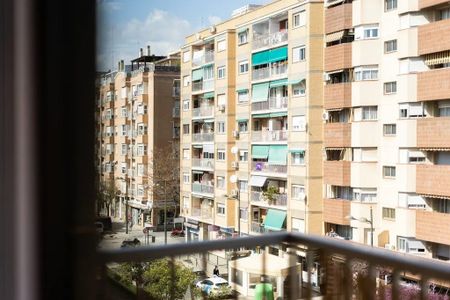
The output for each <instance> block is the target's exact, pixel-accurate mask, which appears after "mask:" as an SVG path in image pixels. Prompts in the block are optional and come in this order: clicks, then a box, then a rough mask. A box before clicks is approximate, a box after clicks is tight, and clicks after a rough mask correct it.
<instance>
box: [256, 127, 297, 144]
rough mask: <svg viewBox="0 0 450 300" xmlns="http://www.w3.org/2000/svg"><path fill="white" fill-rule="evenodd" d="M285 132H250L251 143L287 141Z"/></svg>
mask: <svg viewBox="0 0 450 300" xmlns="http://www.w3.org/2000/svg"><path fill="white" fill-rule="evenodd" d="M287 139H288V132H287V130H261V131H253V132H252V142H280V141H287Z"/></svg>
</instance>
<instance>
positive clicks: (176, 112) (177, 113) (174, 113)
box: [172, 107, 180, 118]
mask: <svg viewBox="0 0 450 300" xmlns="http://www.w3.org/2000/svg"><path fill="white" fill-rule="evenodd" d="M179 117H180V108H179V107H174V108H172V118H179Z"/></svg>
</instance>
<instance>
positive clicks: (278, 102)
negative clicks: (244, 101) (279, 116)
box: [252, 97, 288, 112]
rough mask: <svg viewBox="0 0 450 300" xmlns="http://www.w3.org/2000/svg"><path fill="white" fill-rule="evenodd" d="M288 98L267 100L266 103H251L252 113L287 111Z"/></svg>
mask: <svg viewBox="0 0 450 300" xmlns="http://www.w3.org/2000/svg"><path fill="white" fill-rule="evenodd" d="M287 107H288V97H278V98H269V100H268V101H264V102H255V103H252V112H255V111H260V110H272V109H287Z"/></svg>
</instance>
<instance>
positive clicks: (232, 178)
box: [230, 175, 238, 183]
mask: <svg viewBox="0 0 450 300" xmlns="http://www.w3.org/2000/svg"><path fill="white" fill-rule="evenodd" d="M237 179H238V178H237V176H236V175H231V176H230V182H231V183H236V182H237Z"/></svg>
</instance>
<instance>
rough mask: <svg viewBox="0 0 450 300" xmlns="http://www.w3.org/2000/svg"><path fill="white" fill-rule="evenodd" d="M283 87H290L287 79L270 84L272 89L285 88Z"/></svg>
mask: <svg viewBox="0 0 450 300" xmlns="http://www.w3.org/2000/svg"><path fill="white" fill-rule="evenodd" d="M283 85H288V80H287V79H280V80H275V81H271V82H270V87H271V88H274V87H279V86H283Z"/></svg>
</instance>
